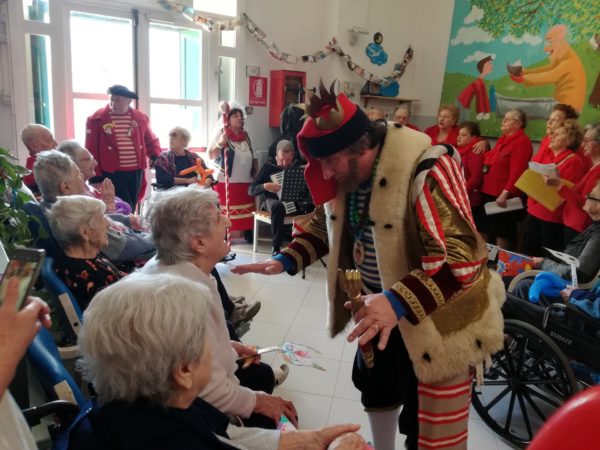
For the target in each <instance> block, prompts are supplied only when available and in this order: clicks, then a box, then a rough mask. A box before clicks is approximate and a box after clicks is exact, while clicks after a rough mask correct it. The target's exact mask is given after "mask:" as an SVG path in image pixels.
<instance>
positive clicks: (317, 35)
mask: <svg viewBox="0 0 600 450" xmlns="http://www.w3.org/2000/svg"><path fill="white" fill-rule="evenodd" d="M453 9H454V1H453V0H448V1H439V0H335V1H320V0H306V1H304V2H302V4H301V6H300V5H299V4H298V2H297V1H295V0H279V1H277V2H266V1H248V2H247V5H246V8H245V12H246V13H247V14H248V15H249V16H250V17H251V18H252V19H253V20H254V21H255V22H256V24H257V25H258V26H259V27H260V28H262V30H263V31H264V32H265V33H266V35H267V36H268V38H270V39H272V40H273V41H274V42H275V43H276V44H277V45H278V47H279V49H280V50H281V51H284V52H286V53H290V54H294V55H303V54H312V53H313V52H315V51H317V50H321V49H322V48H323V47H324V45H325V44H326V43H327V42H329V40H330V39H331V38H332V37H334V36H335V37H336V38H337V40H338V43H339V45H340V47H341V48H342V49H343V50H344V52H346V53H347V54H348V55H350V56H351V57H352V60H353V61H354V62H356V63H357V64H359V65H360V66H362V67H363V68H365V69H366V70H368V71H370V72H372V73H374V74H375V75H378V76H386V75H389V74H390V73H391V71H392V70H393V65H394V64H395V63H396V62H400V61H401V60H402V57H403V56H404V52H405V51H406V49H407V48H408V46H409V45H412V47H413V49H414V51H415V57H414V59H413V61H412V62H411V63H410V64H409V66H408V68H407V70H406V72H405V74H404V76H403V77H402V78H401V79H400V80H399V84H400V93H399V95H400V96H401V97H408V98H417V99H419V100H420V102H418V103H415V104H414V106H413V119H414V121H415V122H417V123H419V124H421V125H423V126H425V125H427V126H429V125H431V124H432V123H433V121H434V118H435V117H436V115H437V108H438V106H439V102H440V98H441V90H442V83H443V76H444V68H445V66H446V55H447V50H448V48H447V47H448V41H449V35H450V28H451V21H452V12H453ZM353 25H356V26H360V27H363V28H365V29H367V30H368V31H369V34H368V35H360V36H359V38H358V42H357V44H356V45H354V46H351V45H350V43H349V33H348V31H347V30H348V29H349V28H350V27H351V26H353ZM377 31H380V32H381V33H382V34H383V37H384V41H383V44H382V45H383V47H384V49H385V50H386V52H387V53H388V62H387V63H386V64H384V65H383V66H376V65H374V64H372V63H371V62H370V61H369V59H368V57H367V56H366V54H365V47H366V45H367V44H369V43H370V42H372V39H373V34H375V32H377ZM246 36H247V38H246V44H245V49H244V52H243V54H244V58H245V61H243V62H242V65H244V67H245V65H246V64H248V65H257V66H259V67H260V68H261V76H269V71H270V70H277V69H289V70H301V71H305V72H306V73H307V84H308V86H309V87H313V86H316V85H317V84H318V82H319V78H322V79H323V81H324V83H325V84H326V85H329V83H331V81H333V80H334V79H338V80H345V81H355V82H359V83H360V85H361V86H362V85H364V83H365V81H364V80H363V79H362V78H360V77H359V76H358V75H356V74H354V73H352V72H350V71H349V70H348V68H347V67H346V65H345V63H344V62H343V60H342V58H340V57H338V56H337V55H332V56H330V57H328V58H327V59H326V60H325V61H323V62H321V63H317V64H302V63H300V64H287V63H283V62H280V61H277V60H276V59H275V58H273V57H271V56H270V55H269V54H268V53H267V52H266V51H265V49H264V48H263V47H261V46H260V45H259V44H258V43H257V42H256V41H255V40H254V39H253V38H252V37H250V36H249V35H248V34H246ZM244 74H245V72H244ZM244 74H242V76H244ZM242 86H243V92H242V94H243V97H241V98H240V99H239V100H240V101H247V91H248V87H247V81H245V82H243V83H242ZM248 130H249V132H250V134H251V137H252V140H253V142H254V145H255V147H256V148H257V149H263V148H266V147H268V145H269V144H270V143H271V141H272V139H273V138H274V130H271V129H269V127H268V108H266V107H265V108H260V107H255V108H254V114H253V115H252V116H251V117H249V119H248Z"/></svg>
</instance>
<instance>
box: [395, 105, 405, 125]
mask: <svg viewBox="0 0 600 450" xmlns="http://www.w3.org/2000/svg"><path fill="white" fill-rule="evenodd" d="M394 122H395V123H398V124H400V125H406V124H407V123H408V111H407V110H406V109H399V110H397V111H396V112H395V113H394Z"/></svg>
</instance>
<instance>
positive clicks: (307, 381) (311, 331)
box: [218, 244, 512, 450]
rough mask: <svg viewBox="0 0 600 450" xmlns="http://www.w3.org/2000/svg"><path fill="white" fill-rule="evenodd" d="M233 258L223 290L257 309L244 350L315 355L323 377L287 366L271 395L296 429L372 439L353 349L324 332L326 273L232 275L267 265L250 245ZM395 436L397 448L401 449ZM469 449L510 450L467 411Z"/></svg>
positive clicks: (222, 268) (317, 269)
mask: <svg viewBox="0 0 600 450" xmlns="http://www.w3.org/2000/svg"><path fill="white" fill-rule="evenodd" d="M233 251H235V252H236V253H237V258H236V259H235V260H234V261H232V262H230V263H227V264H220V265H219V266H218V269H219V272H220V273H221V276H222V278H223V281H224V283H225V285H226V286H227V288H228V290H229V291H230V293H231V294H232V295H244V296H246V298H247V299H249V300H260V301H261V302H262V308H261V310H260V312H259V313H258V315H257V316H256V318H255V319H254V321H253V322H252V325H251V328H250V331H249V332H248V333H247V334H246V335H245V336H244V337H243V338H242V339H243V341H244V342H245V343H247V344H256V345H259V346H270V345H274V344H277V343H281V342H284V341H293V342H297V343H301V344H306V345H309V346H311V347H314V348H315V349H317V350H319V351H320V352H321V354H320V355H319V356H317V357H315V360H316V361H317V362H318V363H319V364H320V365H321V366H323V367H324V368H325V369H326V371H319V370H316V369H313V368H307V367H297V366H292V367H291V368H290V375H289V377H288V379H287V380H286V381H285V383H284V384H283V385H282V386H281V387H280V388H278V389H277V390H276V394H277V395H280V396H282V397H285V398H287V399H289V400H292V401H293V402H294V404H295V406H296V409H297V410H298V413H299V417H300V427H301V428H305V429H306V428H315V427H321V426H323V425H327V424H337V423H348V422H352V423H359V424H361V431H360V432H361V434H362V435H363V436H364V437H365V438H366V439H367V440H370V439H371V433H370V429H369V423H368V419H367V416H366V414H365V413H364V412H363V409H362V406H361V403H360V395H359V392H358V391H357V390H356V389H355V388H354V386H353V385H352V381H351V379H350V374H351V370H352V360H353V357H354V352H355V348H356V347H355V345H354V344H350V343H348V342H346V340H345V335H344V336H342V335H339V336H337V337H336V338H335V339H330V338H329V336H328V334H327V331H326V320H327V309H326V300H325V277H326V274H325V269H324V268H323V266H322V265H321V264H318V263H317V264H315V265H313V266H312V267H309V268H308V269H307V271H306V279H305V280H303V279H302V278H301V276H300V275H296V276H295V277H290V276H289V275H287V274H280V275H275V276H265V275H258V274H247V275H243V276H240V275H234V274H232V273H231V272H230V271H229V267H230V266H232V265H237V264H243V263H248V262H254V261H260V260H263V259H266V258H267V257H268V255H266V254H264V253H256V254H253V253H252V247H251V246H250V245H241V244H240V245H235V246H234V248H233ZM264 361H265V362H267V363H272V364H274V365H279V364H282V363H283V361H282V359H281V357H280V356H275V355H269V356H267V357H266V358H264ZM403 442H404V439H403V437H402V436H400V435H399V438H398V439H397V441H396V448H397V449H403V448H404V446H403ZM469 448H470V449H476V450H504V449H511V448H512V447H511V446H510V445H508V444H507V443H506V442H504V441H502V440H501V439H500V438H497V437H496V435H495V434H494V433H493V432H492V431H491V430H490V429H489V428H488V427H487V426H486V425H485V424H484V423H483V422H482V421H481V420H480V419H479V416H477V413H475V412H474V411H472V413H471V418H470V423H469Z"/></svg>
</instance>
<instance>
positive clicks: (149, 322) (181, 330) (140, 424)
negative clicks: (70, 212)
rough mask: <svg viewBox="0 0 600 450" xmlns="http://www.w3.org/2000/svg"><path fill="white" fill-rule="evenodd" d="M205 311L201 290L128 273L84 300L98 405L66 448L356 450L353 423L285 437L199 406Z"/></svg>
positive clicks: (208, 367) (208, 346) (206, 376)
mask: <svg viewBox="0 0 600 450" xmlns="http://www.w3.org/2000/svg"><path fill="white" fill-rule="evenodd" d="M211 305H212V299H211V293H210V292H209V290H208V289H206V288H205V287H203V286H201V285H199V284H198V283H195V282H193V281H190V280H187V279H185V278H181V277H178V276H173V275H167V274H159V275H147V274H143V273H134V274H132V275H129V276H128V277H126V278H124V279H123V280H121V281H119V282H118V283H116V284H114V285H112V286H110V287H108V288H106V289H105V290H103V291H102V292H100V293H99V294H98V295H97V296H96V297H95V298H94V300H93V301H92V302H91V304H90V306H89V307H88V309H87V310H86V312H85V314H84V324H83V327H82V331H81V334H80V339H79V344H80V348H81V353H82V360H81V362H80V365H81V368H82V370H83V373H84V377H85V378H86V379H88V380H89V381H90V382H91V383H92V384H93V385H94V387H95V390H96V392H97V394H98V405H97V406H96V407H95V408H94V409H93V410H92V412H91V413H90V414H89V423H90V424H91V428H92V430H91V433H90V432H89V431H87V432H84V431H80V430H77V429H76V430H74V431H73V432H72V433H71V436H70V439H71V447H70V448H73V446H75V448H80V447H81V445H82V443H83V444H84V443H86V440H85V439H86V438H87V439H89V438H90V436H93V440H95V441H97V443H98V444H102V445H101V448H110V449H111V450H130V449H145V450H158V449H161V450H162V449H165V448H168V449H170V450H184V449H185V450H187V449H256V450H275V449H282V450H286V449H292V448H305V449H309V450H312V449H314V450H317V449H319V450H321V449H325V448H327V446H328V445H329V444H330V443H331V442H332V441H334V440H335V441H334V443H333V446H334V447H335V448H338V449H351V448H352V449H359V448H362V445H364V441H362V438H360V436H358V435H357V434H355V433H349V434H347V433H348V432H353V431H356V430H357V428H358V427H357V426H355V425H339V426H334V427H328V428H323V429H321V430H317V431H291V432H286V433H280V432H279V431H271V430H261V429H257V428H238V427H235V426H232V425H229V424H228V419H227V417H226V416H225V415H224V414H222V413H221V412H219V411H218V410H217V409H216V408H214V407H213V406H211V405H210V404H209V403H208V402H206V401H205V400H203V399H201V398H199V397H198V394H199V393H200V392H201V391H202V390H203V389H204V388H205V386H206V385H207V383H209V382H210V380H211V378H212V374H211V371H212V370H213V366H212V363H211V360H212V356H211V354H214V353H215V352H218V351H219V349H218V348H215V347H214V345H213V343H212V341H211V339H210V334H211V326H210V322H211V320H212V319H211V317H210V315H211V312H210V310H211V307H212V306H211ZM342 435H343V436H342ZM338 436H339V437H338ZM336 438H337V439H336ZM88 442H89V441H88Z"/></svg>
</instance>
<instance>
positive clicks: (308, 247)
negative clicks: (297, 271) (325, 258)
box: [294, 236, 317, 264]
mask: <svg viewBox="0 0 600 450" xmlns="http://www.w3.org/2000/svg"><path fill="white" fill-rule="evenodd" d="M294 244H299V245H301V246H302V248H304V250H306V251H307V252H308V254H309V256H310V262H309V264H312V263H314V262H315V261H316V260H317V251H316V250H315V247H314V246H313V245H312V244H311V243H310V242H309V241H308V240H306V239H303V238H301V237H300V236H298V237H296V238H295V239H294Z"/></svg>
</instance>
